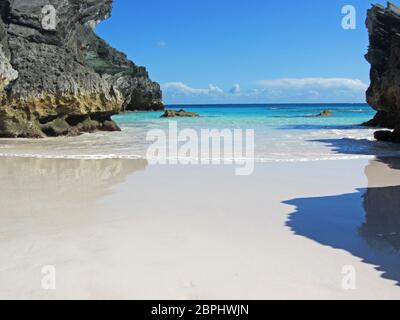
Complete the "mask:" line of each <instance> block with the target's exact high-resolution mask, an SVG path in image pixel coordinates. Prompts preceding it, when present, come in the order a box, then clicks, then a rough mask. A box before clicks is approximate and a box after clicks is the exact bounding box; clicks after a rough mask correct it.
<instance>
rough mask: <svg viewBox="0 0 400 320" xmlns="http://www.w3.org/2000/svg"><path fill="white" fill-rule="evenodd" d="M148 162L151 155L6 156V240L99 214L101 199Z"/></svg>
mask: <svg viewBox="0 0 400 320" xmlns="http://www.w3.org/2000/svg"><path fill="white" fill-rule="evenodd" d="M146 167H147V161H145V160H121V159H112V160H111V159H109V160H61V159H60V160H58V159H37V158H0V177H1V184H0V206H1V211H0V239H4V238H7V237H9V236H12V237H17V236H18V235H19V234H21V233H23V232H26V231H24V230H27V229H28V230H30V231H31V232H35V231H39V230H43V228H47V227H50V226H51V227H52V228H54V227H57V226H59V227H60V228H65V227H68V225H71V224H72V225H73V224H77V223H80V224H81V223H84V222H85V221H90V220H91V219H99V218H101V214H102V212H101V207H96V201H97V200H98V199H101V198H102V197H105V196H106V195H108V194H110V193H112V191H113V188H115V186H116V185H118V184H120V183H122V182H124V180H125V179H126V177H127V176H129V175H131V174H133V173H135V172H137V171H140V170H144V169H145V168H146ZM109 214H112V213H109ZM27 226H29V227H30V228H27Z"/></svg>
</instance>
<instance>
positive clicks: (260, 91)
mask: <svg viewBox="0 0 400 320" xmlns="http://www.w3.org/2000/svg"><path fill="white" fill-rule="evenodd" d="M367 87H368V86H367V85H366V84H365V83H363V82H362V81H361V80H359V79H351V78H282V79H273V80H261V81H257V82H255V83H254V84H253V86H252V87H247V88H246V89H244V88H242V87H241V86H240V85H239V84H235V85H234V86H233V87H232V88H231V89H229V90H227V91H224V90H223V89H221V88H220V87H218V86H215V85H212V84H210V85H209V86H208V87H206V88H194V87H191V86H189V85H187V84H185V83H183V82H169V83H166V84H164V85H162V89H163V92H164V97H165V101H166V103H167V104H168V103H169V104H180V103H188V104H189V103H204V104H207V103H340V102H347V103H354V102H363V101H365V91H366V89H367Z"/></svg>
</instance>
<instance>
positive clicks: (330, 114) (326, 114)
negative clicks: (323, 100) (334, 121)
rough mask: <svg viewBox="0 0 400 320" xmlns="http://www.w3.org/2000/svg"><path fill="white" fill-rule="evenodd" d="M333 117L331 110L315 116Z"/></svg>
mask: <svg viewBox="0 0 400 320" xmlns="http://www.w3.org/2000/svg"><path fill="white" fill-rule="evenodd" d="M332 115H333V112H332V111H331V110H324V111H322V112H321V113H320V114H318V115H317V117H331V116H332Z"/></svg>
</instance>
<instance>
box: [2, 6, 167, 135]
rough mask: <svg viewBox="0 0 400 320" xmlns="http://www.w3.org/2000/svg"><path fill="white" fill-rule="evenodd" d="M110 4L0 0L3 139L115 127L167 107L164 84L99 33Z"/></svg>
mask: <svg viewBox="0 0 400 320" xmlns="http://www.w3.org/2000/svg"><path fill="white" fill-rule="evenodd" d="M111 10H112V0H0V13H1V15H0V137H45V136H58V135H75V134H79V133H82V132H92V131H96V130H111V131H112V130H118V129H119V128H118V127H117V125H116V124H115V123H114V122H113V121H112V120H111V116H112V115H114V114H116V113H118V112H120V111H123V110H158V109H162V108H163V104H162V94H161V90H160V86H159V85H158V84H157V83H155V82H152V81H151V80H150V79H149V76H148V73H147V71H146V69H145V68H144V67H139V66H136V65H135V64H134V63H133V62H131V61H129V60H128V59H127V57H126V55H124V54H123V53H121V52H118V51H117V50H115V49H113V48H112V47H110V46H109V45H108V44H107V43H106V42H105V41H103V40H102V39H100V38H99V37H98V36H97V35H96V34H95V32H94V28H95V26H96V24H98V23H99V22H100V21H101V20H104V19H106V18H108V17H109V16H110V14H111Z"/></svg>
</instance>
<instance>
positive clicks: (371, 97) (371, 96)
mask: <svg viewBox="0 0 400 320" xmlns="http://www.w3.org/2000/svg"><path fill="white" fill-rule="evenodd" d="M366 23H367V28H368V31H369V39H370V46H369V50H368V54H367V55H366V59H367V60H368V62H369V63H370V64H371V86H370V87H369V89H368V91H367V102H368V104H369V105H371V106H372V107H373V108H374V109H375V110H377V111H378V113H377V115H376V116H375V118H374V119H373V120H371V121H369V122H367V123H366V124H365V125H367V126H373V127H385V128H390V129H397V130H395V132H398V131H399V129H400V8H398V7H397V6H395V5H393V4H390V3H389V4H388V6H387V7H383V6H381V5H375V6H373V7H372V8H371V9H370V10H369V11H368V18H367V22H366ZM388 134H389V133H387V134H386V135H384V134H382V132H381V133H378V134H377V135H376V136H377V138H379V137H385V140H397V139H396V138H395V137H393V139H392V138H389V136H388ZM392 134H393V135H394V134H395V133H392Z"/></svg>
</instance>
